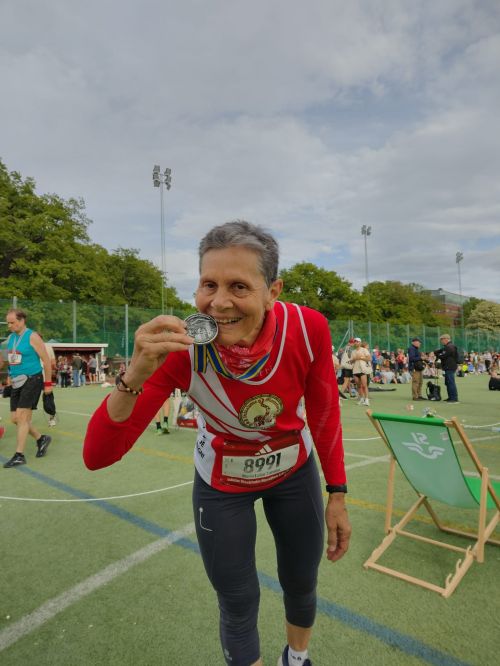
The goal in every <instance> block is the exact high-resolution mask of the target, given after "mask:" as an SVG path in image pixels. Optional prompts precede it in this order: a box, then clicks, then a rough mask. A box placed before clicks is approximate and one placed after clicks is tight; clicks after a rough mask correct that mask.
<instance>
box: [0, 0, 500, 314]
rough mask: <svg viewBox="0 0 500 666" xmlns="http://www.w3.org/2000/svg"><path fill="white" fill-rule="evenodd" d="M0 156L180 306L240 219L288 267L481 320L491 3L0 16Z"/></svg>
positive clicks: (106, 4) (67, 9)
mask: <svg viewBox="0 0 500 666" xmlns="http://www.w3.org/2000/svg"><path fill="white" fill-rule="evenodd" d="M0 81H1V87H0V90H1V99H0V158H1V159H2V160H3V161H4V163H5V164H6V165H7V167H8V169H9V170H17V171H20V172H21V173H22V175H23V176H25V177H26V176H32V177H33V178H35V180H36V182H37V189H38V191H39V192H40V193H44V192H55V193H57V194H59V195H61V196H62V197H64V198H69V197H83V199H84V200H85V202H86V205H87V213H88V216H89V218H90V219H91V220H92V225H91V226H90V229H89V233H90V236H91V238H92V240H93V241H94V242H96V243H99V244H101V245H104V246H105V247H106V248H108V249H109V250H112V249H115V248H117V247H119V246H121V247H127V248H137V249H138V250H139V251H140V254H141V256H142V257H144V258H148V259H152V260H153V261H155V262H156V263H157V264H158V265H160V250H159V247H160V197H159V190H158V189H155V188H153V184H152V180H151V171H152V167H153V165H154V164H159V165H160V166H161V167H162V169H164V168H165V167H170V168H171V169H172V189H171V190H170V192H168V193H167V194H166V196H165V223H166V233H167V271H168V280H169V283H171V284H172V285H173V286H175V287H176V289H177V291H178V293H179V295H180V296H181V297H182V298H184V299H186V300H190V299H191V294H192V292H193V289H194V286H195V284H196V273H197V260H196V250H197V244H198V241H199V239H200V236H201V235H202V234H203V233H204V232H206V231H207V230H208V229H209V228H210V227H211V226H213V225H214V224H218V223H221V222H225V221H227V220H230V219H233V218H245V219H248V220H250V221H252V222H255V223H258V224H262V225H263V226H265V227H267V228H268V229H270V230H272V231H273V232H275V234H276V235H277V237H278V239H279V241H280V245H281V253H282V260H281V264H282V267H289V266H291V265H293V264H294V263H297V262H299V261H311V262H313V263H315V264H316V265H318V266H322V267H324V268H326V269H329V270H335V271H337V272H338V273H339V274H340V275H341V276H343V277H345V278H346V279H348V280H349V281H351V282H352V283H353V284H354V286H355V287H356V288H362V286H363V284H364V282H365V267H364V243H363V237H362V235H361V231H360V229H361V226H362V225H363V224H366V225H370V226H371V227H372V235H371V236H370V237H369V239H368V261H369V277H370V280H401V281H403V282H418V283H420V284H423V285H424V286H426V287H429V288H438V287H442V288H444V289H447V290H449V291H454V292H458V272H457V265H456V263H455V256H456V253H457V252H458V251H461V252H463V254H464V260H463V262H462V264H461V271H462V291H463V293H464V294H465V295H469V296H476V297H481V298H489V299H493V300H499V301H500V111H499V109H500V3H499V2H498V0H477V1H473V0H431V1H429V2H428V1H426V0H421V1H418V0H417V1H416V2H404V1H401V0H380V1H378V2H373V1H368V0H364V1H361V0H350V1H349V2H346V1H345V0H308V2H299V0H252V2H248V0H246V1H242V0H182V2H180V1H174V0H162V1H161V2H159V1H157V0H141V2H138V1H133V0H122V1H121V2H118V1H117V0H114V1H113V0H86V1H85V2H75V1H74V0H51V1H50V2H45V3H43V2H39V1H38V0H1V2H0Z"/></svg>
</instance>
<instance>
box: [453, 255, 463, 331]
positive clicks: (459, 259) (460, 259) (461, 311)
mask: <svg viewBox="0 0 500 666" xmlns="http://www.w3.org/2000/svg"><path fill="white" fill-rule="evenodd" d="M463 258H464V255H463V252H457V254H456V256H455V261H456V263H457V268H458V293H459V294H460V323H461V326H462V341H463V338H464V302H463V298H462V274H461V272H460V262H461V261H463Z"/></svg>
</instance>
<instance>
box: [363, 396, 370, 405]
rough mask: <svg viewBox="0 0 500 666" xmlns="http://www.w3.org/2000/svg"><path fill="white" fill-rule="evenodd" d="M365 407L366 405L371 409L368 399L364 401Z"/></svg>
mask: <svg viewBox="0 0 500 666" xmlns="http://www.w3.org/2000/svg"><path fill="white" fill-rule="evenodd" d="M363 405H364V406H365V407H369V406H370V401H369V400H368V398H365V401H364V403H363Z"/></svg>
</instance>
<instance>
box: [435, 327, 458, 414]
mask: <svg viewBox="0 0 500 666" xmlns="http://www.w3.org/2000/svg"><path fill="white" fill-rule="evenodd" d="M439 341H440V342H441V345H442V347H441V349H438V350H436V352H435V354H436V358H438V359H439V360H440V361H441V369H442V371H443V372H444V383H445V385H446V390H447V391H448V397H447V399H446V400H445V401H444V402H455V403H456V402H458V391H457V385H456V383H455V374H456V372H457V368H458V350H457V348H456V347H455V345H454V344H453V343H452V341H451V338H450V336H449V335H448V333H443V335H442V336H441V337H440V338H439Z"/></svg>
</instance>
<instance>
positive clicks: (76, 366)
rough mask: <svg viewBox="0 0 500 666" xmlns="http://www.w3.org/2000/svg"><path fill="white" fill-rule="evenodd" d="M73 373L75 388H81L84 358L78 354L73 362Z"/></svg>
mask: <svg viewBox="0 0 500 666" xmlns="http://www.w3.org/2000/svg"><path fill="white" fill-rule="evenodd" d="M71 372H72V374H73V386H74V387H75V388H76V387H77V386H80V383H81V382H80V378H81V374H82V357H81V356H80V354H79V353H78V352H75V353H74V354H73V359H72V360H71Z"/></svg>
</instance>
